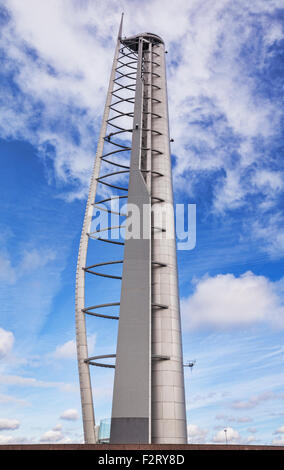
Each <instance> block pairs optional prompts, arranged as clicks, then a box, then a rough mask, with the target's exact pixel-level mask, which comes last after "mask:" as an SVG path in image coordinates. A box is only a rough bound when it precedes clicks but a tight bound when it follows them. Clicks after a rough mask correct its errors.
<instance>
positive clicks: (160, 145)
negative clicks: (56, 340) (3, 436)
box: [110, 33, 187, 443]
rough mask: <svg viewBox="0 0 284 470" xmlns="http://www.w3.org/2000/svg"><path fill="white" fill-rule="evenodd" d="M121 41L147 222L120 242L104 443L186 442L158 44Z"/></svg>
mask: <svg viewBox="0 0 284 470" xmlns="http://www.w3.org/2000/svg"><path fill="white" fill-rule="evenodd" d="M123 43H124V44H125V45H128V47H130V48H132V49H134V50H136V51H137V52H138V56H139V58H138V70H137V81H136V94H135V112H134V123H133V124H134V127H133V140H132V153H131V165H130V179H129V192H128V204H129V205H132V204H135V205H136V206H137V207H138V208H139V212H140V214H142V211H143V204H144V205H146V204H147V203H148V204H150V207H151V212H152V220H151V221H150V220H149V219H148V218H147V217H148V212H147V211H146V212H144V214H143V218H141V223H142V224H143V229H144V236H142V233H140V234H141V238H140V239H130V240H126V241H125V252H124V266H123V276H122V290H121V304H120V320H119V332H118V343H117V353H116V371H115V382H114V394H113V411H112V426H111V439H110V441H111V443H125V442H127V443H139V442H141V443H147V442H148V443H186V442H187V432H186V410H185V396H184V375H183V357H182V345H181V325H180V310H179V292H178V279H177V262H176V241H175V230H174V211H173V192H172V173H171V156H170V147H169V142H170V138H169V122H168V103H167V88H166V67H165V48H164V43H163V41H162V39H161V38H160V37H158V36H156V35H154V34H150V33H144V34H141V35H137V36H134V37H130V38H127V39H124V40H123ZM141 126H142V127H141ZM143 183H144V184H143ZM147 201H148V202H147ZM149 224H150V225H151V229H150V230H149ZM145 233H146V234H148V233H149V237H150V238H151V243H148V240H147V239H145Z"/></svg>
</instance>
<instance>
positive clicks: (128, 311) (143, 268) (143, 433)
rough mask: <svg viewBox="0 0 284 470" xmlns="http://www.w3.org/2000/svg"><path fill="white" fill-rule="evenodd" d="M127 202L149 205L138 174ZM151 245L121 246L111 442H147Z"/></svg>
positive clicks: (142, 242)
mask: <svg viewBox="0 0 284 470" xmlns="http://www.w3.org/2000/svg"><path fill="white" fill-rule="evenodd" d="M128 201H129V204H130V203H131V204H135V205H137V207H143V204H149V194H148V191H147V188H146V186H145V182H144V180H143V177H142V176H141V173H140V171H139V170H135V171H133V172H131V175H130V183H129V196H128ZM140 216H141V224H140V227H141V229H142V228H143V229H144V231H145V227H147V224H148V231H149V235H150V230H151V227H150V217H149V220H148V221H147V220H144V221H142V212H141V214H140ZM150 243H151V241H150V236H149V238H148V239H142V238H141V239H129V240H126V241H125V251H124V263H123V275H122V289H121V299H120V319H119V330H118V342H117V351H116V367H115V380H114V392H113V407H112V424H111V436H110V442H111V443H120V442H124V443H129V442H132V443H133V442H137V443H138V442H144V443H147V442H149V420H150V406H151V403H150V400H151V398H150V397H151V393H150V375H151V357H150V354H151V305H150V299H151V281H150V279H151V278H150V274H151V257H150V253H151V246H150ZM126 423H127V425H128V427H127V425H126ZM119 429H120V431H119ZM135 429H136V431H135V432H134V430H135ZM124 431H125V432H124ZM129 436H130V438H131V440H130V441H129ZM133 439H134V440H133Z"/></svg>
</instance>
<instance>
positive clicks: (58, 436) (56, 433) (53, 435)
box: [40, 428, 71, 444]
mask: <svg viewBox="0 0 284 470" xmlns="http://www.w3.org/2000/svg"><path fill="white" fill-rule="evenodd" d="M40 442H42V443H55V444H69V443H70V442H71V439H70V438H69V437H66V436H64V434H63V433H62V431H61V430H59V429H57V428H55V429H51V430H50V431H46V432H45V433H44V434H43V435H42V436H41V438H40Z"/></svg>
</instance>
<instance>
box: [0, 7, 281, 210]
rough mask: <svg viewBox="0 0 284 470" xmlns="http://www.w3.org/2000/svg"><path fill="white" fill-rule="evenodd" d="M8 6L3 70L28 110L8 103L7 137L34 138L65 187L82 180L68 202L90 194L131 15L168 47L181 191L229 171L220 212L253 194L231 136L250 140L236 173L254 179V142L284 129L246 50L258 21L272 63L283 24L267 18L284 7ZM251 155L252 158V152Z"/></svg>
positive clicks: (0, 125) (242, 145) (136, 27)
mask: <svg viewBox="0 0 284 470" xmlns="http://www.w3.org/2000/svg"><path fill="white" fill-rule="evenodd" d="M7 7H8V8H9V10H10V12H11V14H12V19H11V21H10V22H9V23H8V24H7V25H5V26H3V30H2V42H3V44H4V49H5V50H6V51H7V53H8V56H9V62H8V63H4V65H3V66H4V67H6V69H7V68H9V67H10V70H13V72H14V77H15V80H16V83H17V85H18V86H19V88H20V90H21V91H22V96H21V98H17V100H19V99H20V100H21V102H19V101H17V100H16V99H15V98H14V96H13V98H12V99H9V97H8V96H6V95H5V96H4V97H3V100H4V103H3V106H2V113H1V117H0V129H2V135H3V136H4V137H7V136H14V137H18V138H19V137H20V138H25V139H27V140H29V141H30V142H32V144H33V145H35V146H36V147H37V148H38V150H39V153H40V154H41V156H44V157H47V156H48V155H49V157H47V158H51V160H52V161H53V164H54V172H55V174H56V176H57V177H58V178H60V179H61V180H62V181H65V182H75V181H77V183H78V187H77V188H74V190H73V192H72V193H71V195H70V194H69V200H72V199H73V198H74V197H85V195H86V187H87V186H88V183H89V174H90V171H91V166H92V160H93V156H94V145H95V136H94V132H93V131H94V129H97V128H98V125H99V121H100V116H101V114H102V109H103V106H104V100H105V91H106V84H107V82H108V78H109V71H110V65H111V60H112V57H113V50H114V41H115V37H116V33H117V29H118V24H119V17H120V13H121V10H124V11H125V12H126V14H125V29H124V31H125V33H126V34H129V35H131V34H134V33H137V32H138V31H143V30H145V29H147V30H152V31H154V32H156V33H158V34H160V35H161V36H162V37H164V39H165V41H166V43H167V47H168V50H169V55H168V72H169V73H168V77H169V87H168V88H169V100H170V116H171V127H172V134H173V136H174V137H175V146H174V149H173V151H174V153H175V154H176V156H177V166H176V168H175V179H176V181H177V182H178V183H179V184H178V186H177V187H180V188H183V189H186V188H188V184H186V181H187V180H188V178H187V171H188V170H189V169H190V170H191V171H193V172H194V171H204V172H205V174H206V172H208V171H214V170H216V169H219V170H220V169H224V170H225V173H226V177H225V179H224V181H223V183H224V184H223V185H221V186H220V187H219V191H218V193H217V195H216V197H217V202H216V205H215V208H216V209H218V210H219V209H220V208H221V206H220V204H221V201H222V194H223V195H224V199H223V202H222V209H226V208H228V207H238V206H239V204H240V203H241V200H242V198H243V197H244V196H245V194H246V192H247V191H249V190H250V186H249V185H247V184H246V183H245V184H243V182H244V181H245V179H244V178H241V179H240V178H239V177H238V175H240V168H237V169H236V170H235V172H234V173H232V170H231V169H230V158H228V156H229V154H230V153H232V151H233V150H234V149H233V148H232V146H231V147H229V148H226V145H224V139H223V136H224V135H225V134H226V132H232V133H233V134H234V135H235V136H237V137H238V138H239V137H241V139H240V141H239V143H238V144H236V150H238V151H239V153H240V155H241V163H240V164H238V163H237V162H236V164H237V166H238V167H239V166H240V165H242V172H243V174H245V171H246V169H247V168H248V166H247V163H248V161H250V163H252V162H255V161H256V160H257V156H256V153H255V151H254V148H253V144H252V142H253V139H254V138H255V137H257V136H261V137H262V138H264V139H265V138H267V137H268V136H271V135H273V133H274V132H275V129H277V123H278V120H279V113H280V111H279V108H278V104H277V105H275V104H274V103H273V102H272V101H271V100H270V101H268V100H265V99H262V97H261V96H257V97H256V94H255V82H254V79H253V77H252V73H251V69H250V64H249V63H248V64H247V63H246V62H245V61H244V60H243V58H242V55H241V51H242V48H243V47H244V46H245V45H246V44H247V43H251V41H252V39H253V38H254V32H255V29H254V28H255V24H256V22H257V24H258V26H259V28H262V29H261V31H262V30H264V31H265V33H263V38H264V42H263V44H262V49H261V50H260V46H259V47H258V48H256V49H257V54H258V59H259V57H260V55H261V56H262V57H263V58H265V57H266V54H267V50H268V49H267V48H268V47H270V45H271V44H272V43H274V42H275V41H279V40H280V39H281V38H283V31H282V29H281V25H280V23H279V21H278V20H277V19H274V20H273V19H272V17H271V18H270V20H269V27H267V24H266V22H267V21H268V20H267V18H266V16H265V15H267V14H268V13H271V12H273V9H275V8H277V3H275V2H270V4H269V7H268V5H267V2H265V1H258V2H254V3H253V5H248V4H247V3H245V4H244V3H243V2H242V1H237V2H228V1H227V0H219V1H218V2H215V3H214V5H212V2H211V1H210V0H205V1H204V2H202V3H200V2H199V1H196V0H194V1H192V2H190V3H189V2H184V1H183V0H178V1H176V2H172V1H170V0H163V1H161V0H153V1H151V2H146V3H145V4H144V5H143V10H139V9H137V4H136V2H130V1H126V0H123V1H122V2H121V3H120V4H119V5H118V4H117V2H115V1H114V0H108V1H106V2H90V1H84V2H80V1H76V0H72V1H70V2H66V0H56V1H55V0H52V1H49V2H46V3H45V4H44V5H42V4H39V2H38V1H36V0H26V1H25V2H24V4H23V2H21V1H20V0H10V1H9V2H7ZM256 15H257V16H256ZM101 18H104V21H103V22H101V21H100V19H101ZM146 25H147V27H146ZM268 32H269V33H268ZM110 38H111V40H110ZM247 69H248V70H247ZM39 104H40V113H39V114H40V118H39V120H38V122H37V124H40V125H37V126H36V129H34V128H32V127H31V123H34V122H35V120H36V115H37V111H35V106H38V105H39ZM11 123H13V125H11ZM208 123H209V124H208ZM207 124H208V125H207ZM74 134H76V135H77V137H78V142H75V141H74ZM50 145H52V146H53V151H52V152H50V151H49V150H48V147H49V146H50ZM231 145H232V144H231ZM249 147H251V152H250V154H249V158H248V156H247V152H245V153H244V154H243V149H248V148H249ZM257 171H258V169H257ZM222 188H223V190H222ZM262 189H263V188H262V187H259V190H262ZM67 200H68V196H67Z"/></svg>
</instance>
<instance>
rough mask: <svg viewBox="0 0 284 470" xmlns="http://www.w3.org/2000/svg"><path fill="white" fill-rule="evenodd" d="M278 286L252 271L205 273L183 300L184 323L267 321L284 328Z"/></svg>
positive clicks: (218, 325)
mask: <svg viewBox="0 0 284 470" xmlns="http://www.w3.org/2000/svg"><path fill="white" fill-rule="evenodd" d="M277 286H278V284H277V283H273V282H271V281H270V280H269V279H267V278H266V277H264V276H257V275H255V274H253V273H252V272H250V271H248V272H246V273H244V274H243V275H241V276H240V277H236V276H234V275H233V274H219V275H217V276H215V277H210V276H208V277H204V278H203V279H200V280H198V281H196V282H195V290H194V292H193V294H192V295H191V296H190V297H189V298H187V299H183V300H182V302H181V308H182V313H183V317H184V326H185V327H189V328H200V327H212V328H221V329H222V328H233V327H249V326H250V325H255V324H260V323H266V324H268V325H270V326H271V327H274V328H277V327H278V328H283V326H284V305H283V299H282V298H281V297H280V296H279V295H278V292H277Z"/></svg>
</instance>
